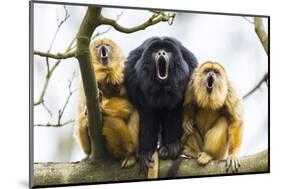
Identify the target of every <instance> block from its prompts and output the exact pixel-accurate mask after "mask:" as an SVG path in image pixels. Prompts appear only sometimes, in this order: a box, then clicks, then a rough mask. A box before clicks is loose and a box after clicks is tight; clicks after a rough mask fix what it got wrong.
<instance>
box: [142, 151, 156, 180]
mask: <svg viewBox="0 0 281 189" xmlns="http://www.w3.org/2000/svg"><path fill="white" fill-rule="evenodd" d="M152 154H153V152H152V151H149V152H146V151H142V152H139V154H138V165H139V173H140V174H141V173H145V174H146V175H147V172H148V169H149V168H152V167H153V165H154V161H153V159H152Z"/></svg>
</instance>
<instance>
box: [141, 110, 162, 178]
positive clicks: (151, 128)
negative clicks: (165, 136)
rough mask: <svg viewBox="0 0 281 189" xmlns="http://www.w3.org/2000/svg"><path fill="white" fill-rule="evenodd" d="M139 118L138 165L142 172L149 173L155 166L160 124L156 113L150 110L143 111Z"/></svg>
mask: <svg viewBox="0 0 281 189" xmlns="http://www.w3.org/2000/svg"><path fill="white" fill-rule="evenodd" d="M139 116H140V128H139V150H138V163H139V170H140V172H141V173H142V172H144V173H147V170H148V168H151V167H152V166H153V160H152V154H153V153H154V151H155V150H156V148H157V141H158V133H159V128H160V122H159V118H158V116H157V114H156V112H155V111H151V110H150V109H142V110H141V111H139Z"/></svg>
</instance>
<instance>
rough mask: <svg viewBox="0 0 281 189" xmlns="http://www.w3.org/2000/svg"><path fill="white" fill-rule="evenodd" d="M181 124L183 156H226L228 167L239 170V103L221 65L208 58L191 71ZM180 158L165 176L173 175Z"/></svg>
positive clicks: (201, 160) (201, 159) (201, 158)
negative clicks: (182, 130) (182, 129)
mask: <svg viewBox="0 0 281 189" xmlns="http://www.w3.org/2000/svg"><path fill="white" fill-rule="evenodd" d="M183 128H184V131H185V132H184V135H183V138H182V143H183V147H184V148H183V151H182V154H183V156H185V157H189V158H195V159H197V161H198V163H200V164H202V165H205V164H207V163H208V162H209V161H210V160H213V159H214V160H225V159H226V163H227V164H226V165H227V170H229V169H230V168H231V169H232V171H237V170H238V168H239V166H240V161H239V159H238V152H239V149H240V146H241V142H242V129H243V118H242V105H241V99H240V97H239V96H238V94H237V93H236V91H235V90H234V88H233V86H232V83H231V82H230V80H229V79H228V77H227V74H226V72H225V69H224V68H223V66H222V65H220V64H218V63H216V62H211V61H207V62H205V63H204V64H202V65H201V66H200V67H199V68H197V69H196V70H195V71H194V73H193V75H192V77H191V80H190V82H189V85H188V89H187V90H186V93H185V100H184V116H183ZM181 159H183V158H179V159H178V160H176V161H177V162H175V163H174V165H173V166H172V167H171V169H170V171H169V173H168V177H171V176H174V175H175V172H176V170H177V169H178V166H179V164H180V161H181Z"/></svg>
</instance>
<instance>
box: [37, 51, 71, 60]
mask: <svg viewBox="0 0 281 189" xmlns="http://www.w3.org/2000/svg"><path fill="white" fill-rule="evenodd" d="M33 54H34V55H38V56H42V57H47V58H53V59H67V58H72V57H75V51H72V52H65V53H57V54H53V53H48V52H40V51H34V52H33Z"/></svg>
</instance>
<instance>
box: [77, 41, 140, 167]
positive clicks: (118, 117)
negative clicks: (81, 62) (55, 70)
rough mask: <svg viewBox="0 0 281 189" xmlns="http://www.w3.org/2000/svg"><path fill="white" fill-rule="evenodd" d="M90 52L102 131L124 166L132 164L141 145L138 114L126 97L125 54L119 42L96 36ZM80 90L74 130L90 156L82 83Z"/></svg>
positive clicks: (107, 143) (110, 151)
mask: <svg viewBox="0 0 281 189" xmlns="http://www.w3.org/2000/svg"><path fill="white" fill-rule="evenodd" d="M90 52H91V61H92V64H93V65H94V68H95V74H96V79H97V83H98V88H99V91H100V94H101V98H100V106H101V111H102V122H103V125H102V134H103V136H104V137H105V142H106V147H107V150H108V152H109V153H110V154H111V155H112V156H113V157H114V158H116V159H121V160H123V162H122V167H128V166H131V165H133V164H134V162H135V151H136V149H137V146H138V124H139V123H138V122H139V118H138V113H137V112H136V111H134V108H133V106H132V105H131V104H130V103H129V101H128V100H127V98H126V94H125V93H126V92H125V88H124V87H123V78H124V74H123V70H124V68H125V65H124V61H125V58H124V55H123V53H122V51H121V49H120V48H119V47H118V45H117V44H116V43H114V42H113V41H112V40H109V39H102V40H96V41H95V42H94V43H92V44H91V45H90ZM80 93H81V94H80V101H79V107H78V113H77V119H76V120H77V123H76V128H75V133H74V134H75V137H76V138H77V139H78V141H79V143H80V144H81V146H82V149H83V151H84V153H85V154H86V155H87V156H88V155H89V154H90V150H91V148H90V138H89V135H88V121H87V115H86V112H87V109H86V103H85V96H84V90H83V86H82V84H81V87H80Z"/></svg>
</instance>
